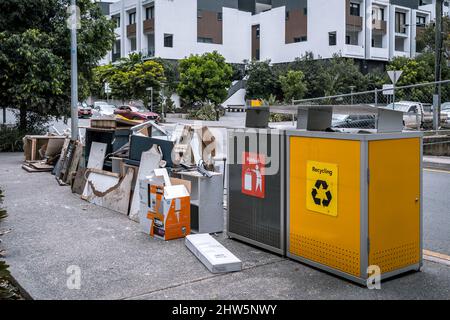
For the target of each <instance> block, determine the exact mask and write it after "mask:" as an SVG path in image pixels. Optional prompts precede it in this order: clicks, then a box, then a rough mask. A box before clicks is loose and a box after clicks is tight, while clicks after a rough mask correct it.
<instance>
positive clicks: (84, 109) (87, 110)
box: [78, 102, 92, 118]
mask: <svg viewBox="0 0 450 320" xmlns="http://www.w3.org/2000/svg"><path fill="white" fill-rule="evenodd" d="M90 117H92V108H91V107H89V106H88V105H87V103H86V102H83V103H80V102H79V103H78V118H90Z"/></svg>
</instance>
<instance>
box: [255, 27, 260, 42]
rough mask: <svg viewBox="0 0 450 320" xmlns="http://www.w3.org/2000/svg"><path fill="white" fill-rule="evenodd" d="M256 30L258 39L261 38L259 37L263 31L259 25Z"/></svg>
mask: <svg viewBox="0 0 450 320" xmlns="http://www.w3.org/2000/svg"><path fill="white" fill-rule="evenodd" d="M255 32H256V39H259V37H260V35H261V31H260V28H259V26H257V27H256V31H255Z"/></svg>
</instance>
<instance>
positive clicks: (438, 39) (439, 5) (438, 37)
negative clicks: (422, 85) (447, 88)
mask: <svg viewBox="0 0 450 320" xmlns="http://www.w3.org/2000/svg"><path fill="white" fill-rule="evenodd" d="M443 5H444V1H443V0H436V26H435V29H436V34H435V62H434V67H435V70H434V80H435V81H436V84H435V88H434V94H435V103H434V106H433V110H434V112H435V113H436V112H437V115H436V114H435V117H434V118H435V119H437V121H436V123H435V124H434V126H435V128H434V129H435V130H437V129H438V128H439V124H440V123H441V84H440V81H441V76H442V72H441V62H442V11H443Z"/></svg>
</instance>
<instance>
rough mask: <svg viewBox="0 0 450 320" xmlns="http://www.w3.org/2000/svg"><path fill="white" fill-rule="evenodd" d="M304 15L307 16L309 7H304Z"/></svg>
mask: <svg viewBox="0 0 450 320" xmlns="http://www.w3.org/2000/svg"><path fill="white" fill-rule="evenodd" d="M303 15H305V16H307V15H308V8H303Z"/></svg>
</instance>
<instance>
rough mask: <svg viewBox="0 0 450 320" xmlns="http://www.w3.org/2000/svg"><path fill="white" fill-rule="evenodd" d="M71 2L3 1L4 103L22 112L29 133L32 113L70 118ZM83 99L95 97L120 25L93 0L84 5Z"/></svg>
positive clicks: (0, 68)
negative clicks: (98, 74) (95, 72)
mask: <svg viewBox="0 0 450 320" xmlns="http://www.w3.org/2000/svg"><path fill="white" fill-rule="evenodd" d="M69 4H70V0H27V1H22V0H3V1H1V2H0V30H1V32H0V44H1V45H0V101H2V104H4V105H6V106H10V107H17V108H19V109H20V120H19V127H20V129H21V130H23V131H26V130H27V122H28V121H27V113H30V112H31V113H33V114H36V115H40V116H42V117H50V116H56V117H61V116H68V115H69V114H70V107H69V105H70V30H69V29H68V28H67V23H66V20H67V18H68V14H67V8H68V5H69ZM77 4H78V6H79V8H80V14H81V16H80V19H81V29H80V30H78V44H79V45H78V63H79V85H80V88H79V93H80V100H81V99H84V98H86V95H88V94H89V90H88V89H87V85H88V83H89V80H90V79H91V77H92V73H91V71H92V68H93V66H95V65H96V64H97V62H98V60H100V59H101V58H102V57H104V56H105V55H106V53H107V52H108V50H109V49H110V48H111V46H112V44H113V41H114V38H115V37H114V32H113V30H114V24H113V22H111V21H109V20H108V19H107V18H106V17H105V16H104V15H103V14H102V13H101V11H100V8H99V7H98V5H97V4H96V3H94V2H92V1H90V0H78V1H77Z"/></svg>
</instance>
